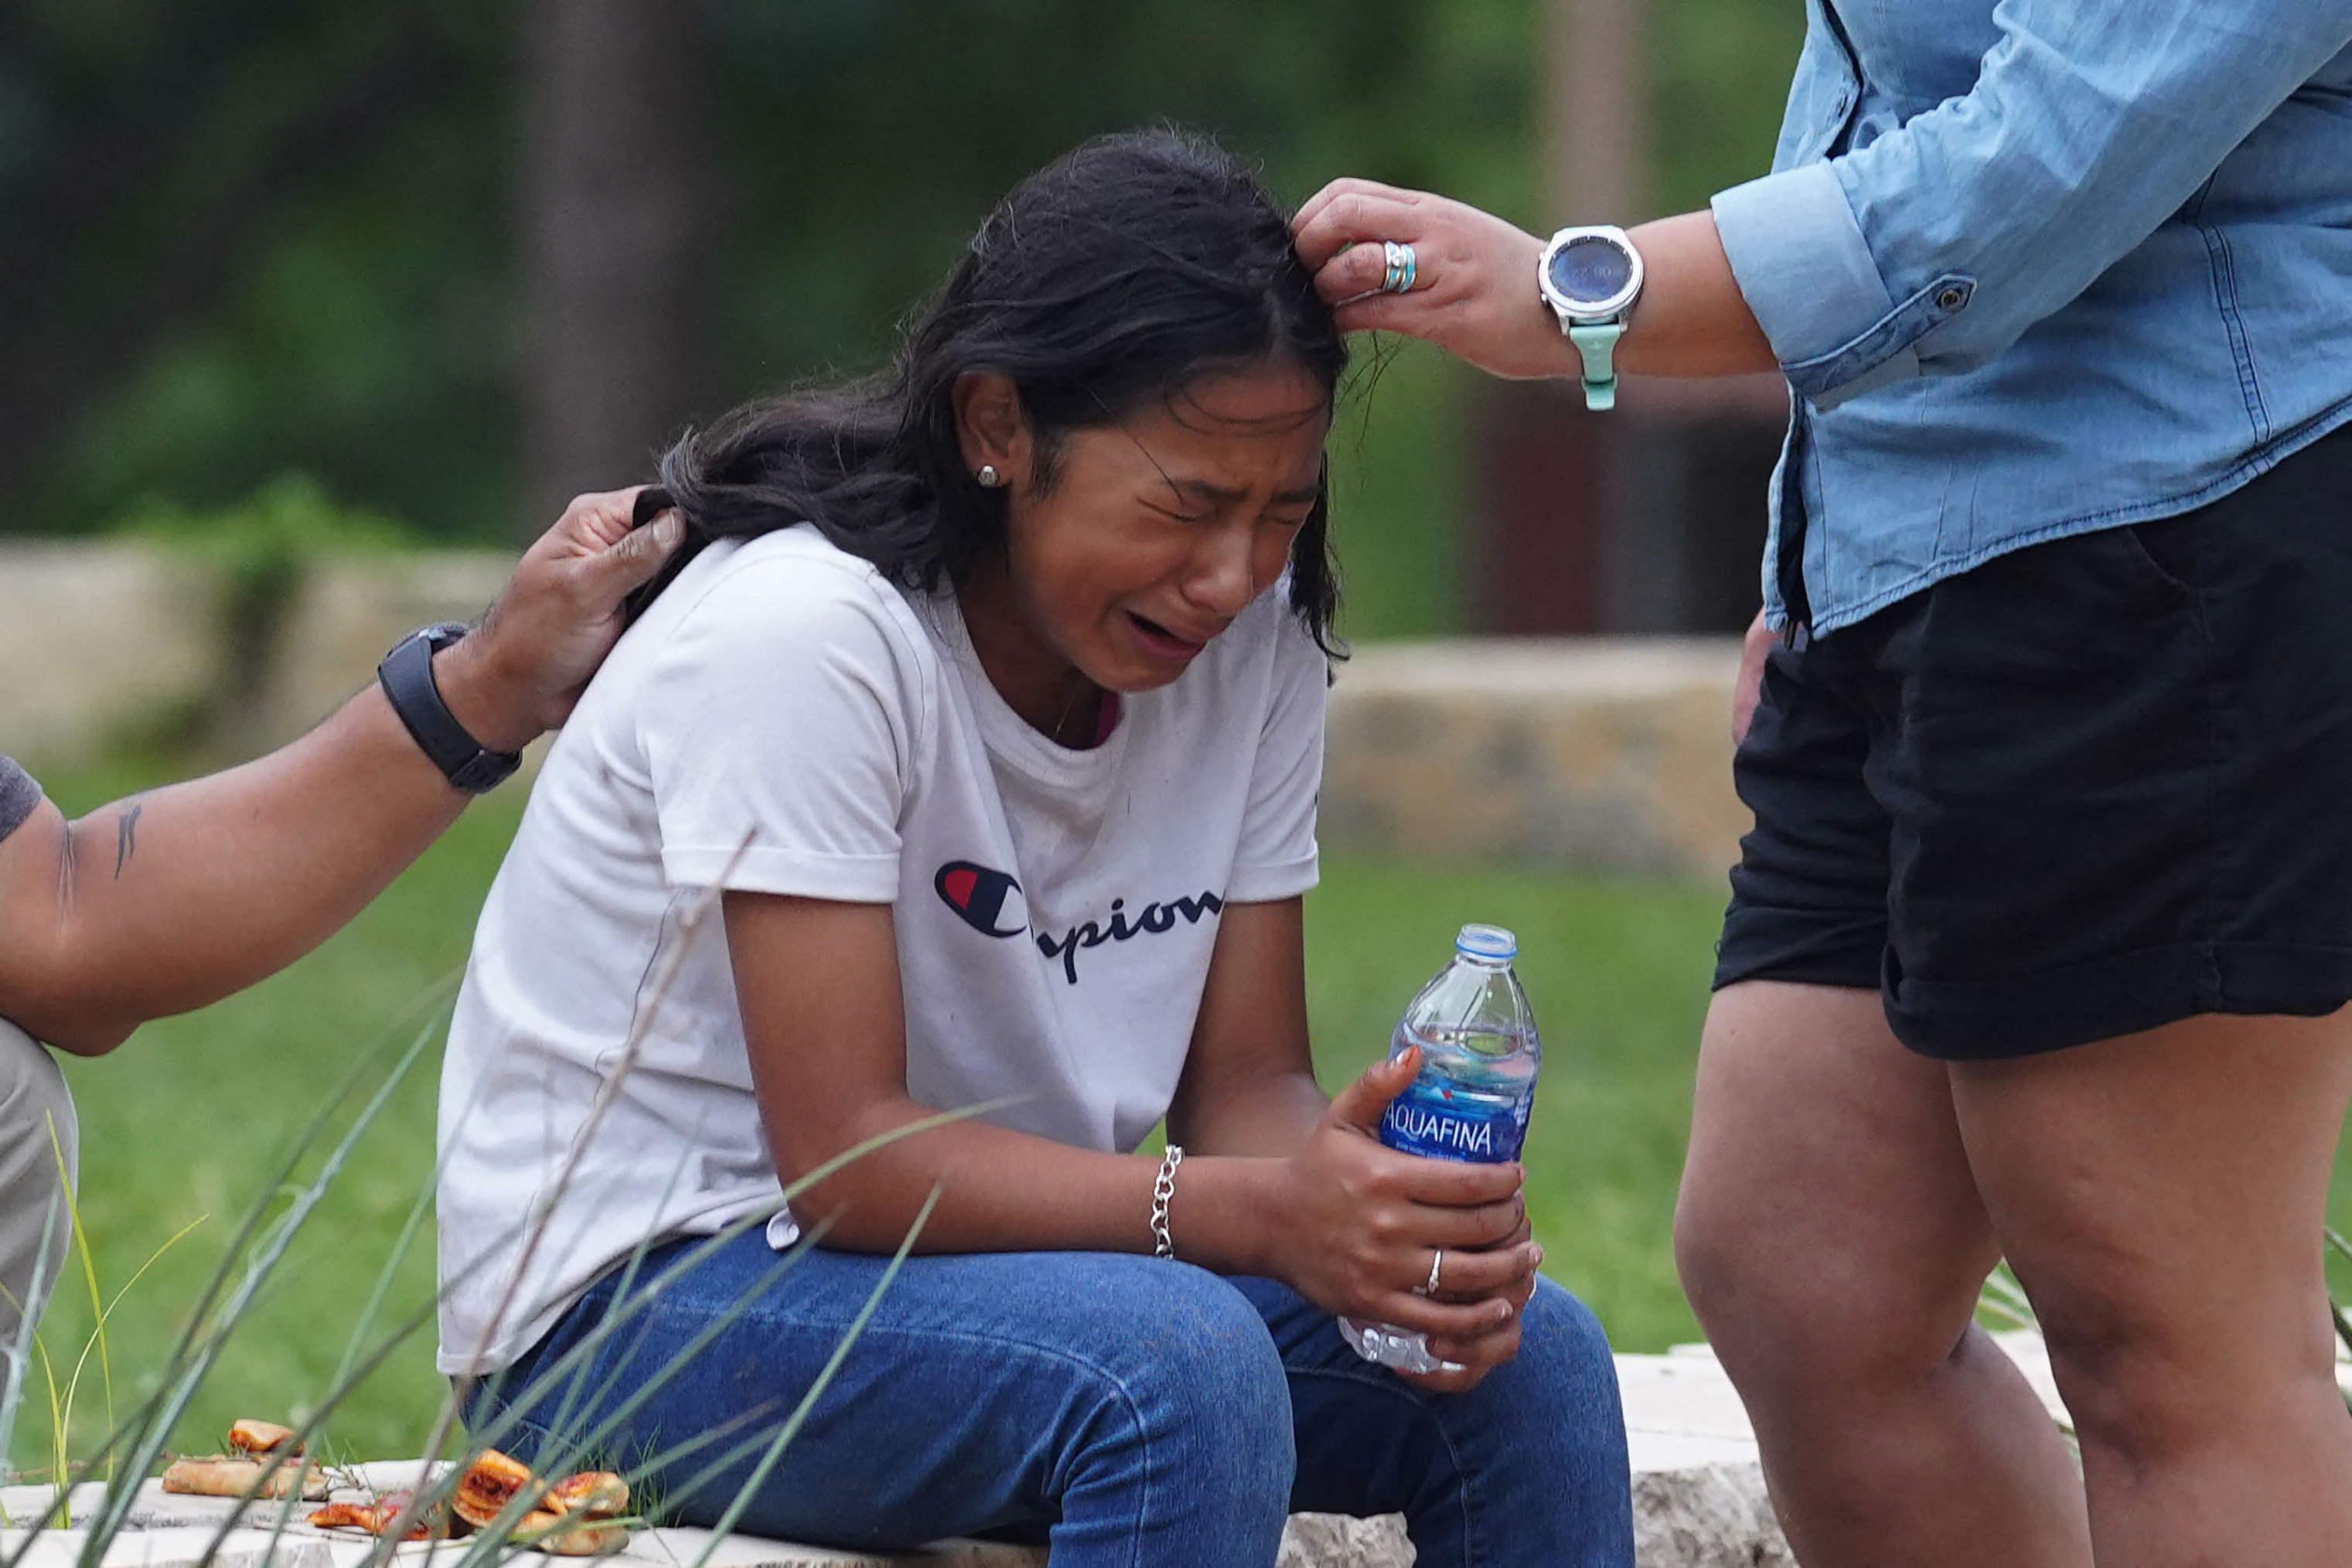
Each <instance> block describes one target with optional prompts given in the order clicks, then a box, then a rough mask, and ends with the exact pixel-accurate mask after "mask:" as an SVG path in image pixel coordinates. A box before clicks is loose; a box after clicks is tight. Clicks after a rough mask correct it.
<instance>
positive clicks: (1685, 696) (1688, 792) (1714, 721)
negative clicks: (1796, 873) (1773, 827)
mask: <svg viewBox="0 0 2352 1568" xmlns="http://www.w3.org/2000/svg"><path fill="white" fill-rule="evenodd" d="M1738 666H1739V645H1738V639H1736V638H1708V639H1682V638H1670V637H1618V638H1611V637H1591V638H1576V639H1565V640H1554V639H1536V638H1519V639H1511V640H1507V641H1505V640H1485V641H1444V642H1395V643H1374V644H1368V645H1366V646H1364V647H1361V648H1360V649H1358V650H1357V653H1356V656H1355V657H1354V658H1351V659H1349V661H1348V662H1347V663H1346V664H1344V665H1342V666H1340V668H1339V675H1338V681H1337V684H1336V685H1335V686H1334V687H1333V689H1332V692H1331V714H1330V736H1329V745H1328V752H1327V754H1326V757H1325V762H1324V769H1323V808H1322V832H1323V839H1324V842H1325V843H1327V844H1329V845H1332V846H1335V847H1360V848H1376V849H1384V850H1390V851H1394V852H1398V853H1402V854H1406V855H1412V856H1420V857H1425V858H1431V859H1442V860H1489V861H1516V862H1522V863H1528V862H1532V863H1536V864H1541V865H1553V866H1573V867H1579V868H1590V869H1597V870H1609V871H1625V872H1638V873H1647V874H1665V875H1675V876H1685V877H1694V878H1706V879H1716V878H1719V877H1721V876H1722V874H1723V872H1724V870H1725V868H1727V867H1728V866H1729V865H1730V864H1731V863H1732V861H1733V860H1734V859H1735V858H1738V846H1739V836H1740V835H1741V834H1742V833H1745V832H1746V831H1747V830H1748V812H1747V808H1746V807H1744V806H1742V805H1740V804H1739V800H1738V796H1736V795H1733V793H1732V790H1731V735H1730V710H1731V688H1732V682H1733V679H1734V677H1735V676H1736V674H1737V673H1738Z"/></svg>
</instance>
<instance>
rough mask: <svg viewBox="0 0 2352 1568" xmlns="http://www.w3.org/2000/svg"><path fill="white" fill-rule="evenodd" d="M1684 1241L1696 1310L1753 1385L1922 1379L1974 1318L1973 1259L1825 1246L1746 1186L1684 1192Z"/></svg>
mask: <svg viewBox="0 0 2352 1568" xmlns="http://www.w3.org/2000/svg"><path fill="white" fill-rule="evenodd" d="M1674 1243H1675V1268H1676V1270H1677V1272H1678V1273H1679V1274H1680V1276H1681V1279H1682V1285H1683V1292H1684V1294H1685V1296H1686V1297H1687V1298H1688V1300H1689V1301H1690V1304H1691V1310H1692V1312H1693V1313H1694V1314H1695V1315H1696V1317H1697V1319H1698V1321H1699V1326H1700V1327H1701V1328H1702V1329H1703V1330H1705V1331H1706V1336H1707V1341H1708V1342H1709V1343H1710V1344H1711V1345H1713V1346H1714V1347H1715V1351H1716V1353H1717V1356H1718V1357H1719V1358H1720V1359H1721V1361H1722V1363H1723V1364H1724V1368H1725V1370H1726V1371H1727V1372H1729V1373H1731V1375H1732V1377H1733V1378H1734V1379H1735V1381H1737V1382H1738V1384H1740V1386H1741V1392H1742V1393H1743V1394H1768V1395H1769V1394H1770V1393H1771V1392H1772V1391H1773V1390H1774V1389H1775V1388H1779V1387H1782V1386H1785V1387H1786V1388H1787V1389H1789V1390H1790V1391H1791V1392H1793V1393H1796V1394H1800V1395H1801V1394H1804V1393H1805V1392H1806V1391H1822V1392H1829V1391H1835V1392H1837V1393H1838V1394H1840V1395H1841V1396H1843V1395H1848V1394H1852V1393H1853V1392H1854V1391H1856V1390H1862V1389H1868V1388H1871V1387H1874V1386H1880V1385H1889V1386H1892V1385H1898V1384H1913V1383H1916V1382H1917V1381H1918V1380H1919V1379H1921V1378H1923V1377H1926V1376H1928V1375H1931V1374H1932V1373H1935V1372H1936V1371H1937V1369H1938V1368H1940V1367H1942V1366H1944V1365H1945V1364H1946V1363H1948V1362H1949V1361H1950V1360H1951V1358H1952V1357H1953V1356H1954V1355H1955V1354H1956V1353H1958V1351H1959V1348H1960V1345H1961V1341H1962V1339H1963V1337H1964V1336H1965V1335H1966V1333H1967V1332H1968V1329H1969V1322H1970V1321H1971V1319H1972V1314H1973V1309H1974V1304H1975V1300H1976V1291H1977V1284H1978V1282H1977V1281H1976V1280H1975V1279H1970V1278H1968V1277H1966V1274H1965V1270H1961V1269H1958V1268H1953V1267H1950V1266H1948V1265H1941V1264H1939V1263H1937V1262H1935V1261H1931V1260H1929V1259H1928V1258H1926V1257H1924V1256H1920V1255H1918V1254H1911V1255H1906V1256H1901V1257H1898V1256H1896V1255H1895V1254H1894V1253H1893V1252H1891V1251H1890V1252H1887V1253H1885V1254H1883V1255H1873V1254H1872V1253H1871V1252H1869V1251H1867V1250H1865V1249H1863V1248H1858V1247H1856V1248H1843V1249H1841V1248H1838V1247H1824V1246H1822V1240H1821V1238H1820V1237H1818V1236H1794V1235H1790V1234H1789V1233H1788V1231H1787V1228H1786V1227H1785V1226H1782V1225H1781V1224H1780V1223H1778V1222H1777V1220H1776V1218H1775V1215H1774V1214H1773V1213H1772V1212H1771V1211H1769V1210H1767V1209H1764V1208H1762V1207H1760V1206H1759V1205H1756V1204H1754V1203H1753V1202H1750V1201H1748V1200H1746V1199H1744V1198H1731V1197H1726V1196H1724V1195H1721V1194H1691V1193H1689V1192H1685V1194H1684V1195H1683V1197H1682V1200H1681V1202H1680V1203H1679V1204H1678V1205H1676V1207H1675V1232H1674Z"/></svg>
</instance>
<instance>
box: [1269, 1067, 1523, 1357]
mask: <svg viewBox="0 0 2352 1568" xmlns="http://www.w3.org/2000/svg"><path fill="white" fill-rule="evenodd" d="M1420 1067H1421V1062H1420V1057H1419V1054H1418V1053H1417V1052H1408V1053H1406V1054H1405V1055H1402V1056H1399V1057H1393V1058H1389V1059H1388V1060H1385V1061H1381V1062H1376V1063H1374V1064H1373V1065H1372V1066H1371V1067H1370V1068H1366V1069H1365V1070H1364V1073H1363V1076H1362V1077H1360V1078H1359V1079H1357V1080H1356V1081H1355V1082H1354V1083H1352V1084H1350V1085H1349V1086H1348V1087H1347V1088H1346V1089H1342V1090H1341V1091H1340V1092H1339V1096H1338V1098H1336V1099H1335V1100H1332V1102H1331V1108H1330V1110H1329V1111H1328V1112H1327V1113H1326V1115H1325V1117H1324V1119H1323V1122H1322V1124H1321V1125H1320V1126H1319V1127H1318V1128H1317V1129H1316V1131H1315V1133H1314V1135H1313V1137H1311V1138H1310V1139H1309V1140H1308V1141H1307V1147H1306V1148H1304V1149H1302V1150H1301V1151H1300V1152H1298V1153H1297V1154H1296V1155H1294V1156H1292V1157H1291V1158H1290V1159H1289V1160H1288V1161H1286V1162H1285V1166H1286V1169H1285V1171H1284V1173H1283V1180H1282V1182H1281V1184H1280V1186H1279V1188H1278V1193H1279V1196H1278V1197H1277V1200H1276V1201H1277V1203H1278V1204H1279V1205H1280V1210H1281V1212H1280V1215H1279V1224H1280V1228H1281V1233H1282V1234H1283V1235H1285V1236H1286V1237H1293V1238H1295V1241H1294V1242H1293V1244H1292V1245H1290V1246H1288V1247H1285V1248H1284V1249H1283V1254H1282V1257H1281V1258H1279V1259H1278V1261H1277V1266H1276V1268H1274V1269H1273V1270H1272V1272H1274V1273H1275V1274H1276V1277H1277V1278H1279V1279H1282V1280H1283V1282H1284V1283H1286V1284H1287V1285H1289V1286H1290V1287H1291V1288H1292V1289H1295V1290H1297V1292H1298V1293H1299V1294H1300V1295H1302V1296H1305V1297H1306V1298H1307V1300H1310V1301H1313V1302H1314V1303H1315V1304H1316V1305H1318V1306H1319V1307H1322V1308H1324V1309H1325V1310H1328V1311H1331V1312H1334V1313H1339V1314H1343V1315H1346V1316H1349V1317H1357V1318H1362V1319H1366V1320H1368V1321H1380V1322H1385V1323H1392V1324H1395V1325H1397V1326H1398V1327H1400V1328H1404V1329H1408V1330H1411V1331H1414V1332H1417V1333H1420V1334H1423V1336H1425V1337H1426V1338H1428V1340H1429V1341H1430V1342H1431V1343H1432V1344H1433V1345H1434V1346H1438V1347H1441V1348H1442V1349H1443V1352H1444V1358H1445V1359H1447V1360H1449V1361H1453V1362H1455V1363H1459V1364H1460V1365H1461V1366H1462V1367H1463V1368H1464V1369H1465V1370H1464V1371H1463V1372H1461V1373H1440V1374H1436V1375H1435V1376H1433V1377H1432V1378H1429V1379H1426V1380H1424V1379H1420V1378H1416V1379H1414V1380H1413V1381H1415V1382H1423V1383H1425V1384H1426V1385H1428V1386H1431V1387H1434V1388H1441V1389H1456V1388H1466V1387H1468V1386H1470V1384H1474V1383H1475V1382H1476V1381H1477V1379H1478V1377H1480V1376H1483V1375H1484V1374H1485V1372H1486V1369H1487V1368H1488V1367H1491V1366H1495V1365H1497V1364H1499V1363H1502V1362H1505V1361H1507V1360H1509V1359H1510V1357H1511V1356H1512V1355H1513V1354H1515V1353H1517V1350H1518V1314H1519V1309H1520V1308H1521V1307H1522V1306H1524V1305H1525V1304H1526V1302H1527V1299H1528V1296H1529V1295H1530V1294H1531V1293H1532V1292H1533V1291H1534V1289H1535V1272H1536V1266H1537V1264H1538V1262H1540V1261H1541V1258H1542V1252H1541V1250H1540V1249H1539V1248H1538V1247H1537V1246H1536V1245H1535V1243H1534V1242H1533V1241H1531V1240H1529V1239H1528V1229H1527V1205H1525V1203H1524V1202H1522V1201H1521V1199H1520V1196H1519V1188H1520V1184H1521V1183H1522V1181H1523V1179H1524V1173H1523V1172H1522V1171H1521V1170H1520V1168H1519V1166H1518V1164H1517V1162H1515V1161H1514V1162H1503V1163H1491V1164H1479V1163H1464V1162H1457V1161H1452V1160H1428V1159H1421V1158H1417V1157H1415V1156H1413V1155H1411V1154H1402V1153H1399V1152H1396V1151H1395V1150H1393V1149H1389V1148H1385V1147H1383V1146H1382V1145H1381V1142H1380V1128H1381V1119H1382V1118H1383V1117H1384V1116H1385V1115H1386V1114H1387V1113H1388V1110H1389V1106H1390V1103H1391V1101H1392V1100H1395V1099H1396V1098H1397V1096H1398V1095H1399V1094H1400V1093H1402V1091H1403V1090H1404V1089H1406V1088H1407V1087H1408V1086H1409V1085H1410V1084H1412V1081H1413V1079H1414V1077H1415V1076H1416V1075H1417V1074H1418V1072H1419V1071H1420ZM1441 1247H1442V1248H1444V1255H1445V1256H1444V1264H1443V1266H1442V1268H1441V1269H1440V1274H1441V1279H1440V1280H1439V1289H1438V1291H1437V1293H1436V1294H1434V1295H1430V1294H1424V1293H1423V1291H1424V1289H1425V1287H1426V1286H1427V1284H1428V1280H1429V1275H1430V1266H1431V1263H1432V1261H1433V1259H1434V1258H1436V1255H1437V1251H1438V1249H1439V1248H1441Z"/></svg>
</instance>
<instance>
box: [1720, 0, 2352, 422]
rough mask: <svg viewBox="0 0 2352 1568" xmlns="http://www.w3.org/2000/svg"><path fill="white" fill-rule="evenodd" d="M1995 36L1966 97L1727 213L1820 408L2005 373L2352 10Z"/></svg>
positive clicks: (2114, 17) (1733, 244) (1737, 261)
mask: <svg viewBox="0 0 2352 1568" xmlns="http://www.w3.org/2000/svg"><path fill="white" fill-rule="evenodd" d="M1994 20H1995V22H1996V24H1997V25H1998V26H1999V28H2000V40H1999V41H1998V42H1997V43H1995V44H1994V45H1993V47H1991V48H1990V49H1989V50H1987V51H1986V53H1985V56H1984V59H1983V62H1982V64H1981V66H1980V68H1979V74H1978V77H1977V81H1976V84H1975V86H1974V87H1973V88H1972V89H1970V90H1969V92H1968V93H1967V94H1965V95H1963V96H1961V97H1958V98H1954V99H1950V100H1946V101H1945V102H1944V103H1942V104H1940V105H1938V106H1937V107H1936V108H1935V109H1932V110H1928V111H1927V112H1925V113H1922V114H1918V115H1915V116H1914V117H1912V118H1911V119H1910V120H1909V121H1906V122H1905V123H1904V124H1903V125H1901V126H1900V127H1898V128H1897V129H1895V130H1894V131H1890V132H1887V133H1886V134H1885V135H1884V136H1881V137H1879V138H1878V139H1877V140H1876V141H1874V142H1871V143H1870V144H1869V145H1868V146H1866V147H1864V148H1862V149H1861V150H1859V151H1857V152H1854V153H1848V154H1846V155H1845V156H1843V157H1839V158H1835V159H1832V160H1829V161H1827V162H1824V163H1806V164H1801V165H1799V166H1798V167H1795V168H1791V169H1785V170H1782V171H1781V172H1780V173H1779V174H1769V175H1767V176H1766V177H1764V178H1763V179H1760V180H1757V181H1753V182H1751V183H1749V184H1745V185H1741V186H1738V187H1736V188H1734V189H1732V190H1729V191H1726V192H1724V193H1723V194H1721V195H1718V196H1717V197H1716V199H1715V202H1714V204H1713V206H1714V213H1715V217H1716V222H1717V226H1718V229H1719V231H1720V234H1721V237H1722V241H1723V244H1724V245H1725V247H1727V250H1728V253H1729V257H1730V260H1731V265H1732V268H1733V269H1734V270H1735V272H1736V273H1737V274H1738V279H1739V282H1740V285H1741V287H1742V289H1743V290H1744V292H1745V293H1746V295H1747V298H1748V300H1749V302H1750V303H1751V304H1752V305H1753V306H1754V307H1755V309H1756V312H1757V314H1758V316H1759V318H1760V319H1761V321H1762V322H1763V324H1764V328H1765V331H1767V333H1768V334H1769V337H1770V339H1771V342H1772V344H1773V347H1774V350H1775V353H1776V354H1777V356H1778V358H1779V360H1780V363H1781V366H1782V368H1783V369H1784V371H1785V372H1786V373H1787V374H1788V377H1789V380H1790V384H1791V385H1793V386H1794V387H1795V388H1796V389H1797V391H1798V392H1799V393H1801V394H1802V395H1804V396H1806V397H1808V398H1811V399H1814V400H1816V401H1832V400H1834V399H1835V398H1836V397H1839V396H1847V395H1853V393H1855V392H1857V391H1860V390H1863V389H1864V387H1865V386H1868V385H1876V384H1881V383H1884V382H1888V381H1895V380H1900V379H1903V378H1906V377H1908V376H1916V375H1919V374H1925V373H1927V372H1940V373H1944V374H1951V373H1957V372H1961V371H1967V370H1970V369H1973V368H1975V367H1976V366H1978V365H1980V364H1982V363H1985V362H1986V361H1988V360H1990V359H1991V358H1992V357H1993V356H1994V355H1995V354H1998V353H2000V351H2001V350H2003V349H2005V348H2007V347H2008V346H2009V345H2010V344H2011V343H2012V342H2016V341H2017V339H2018V338H2019V337H2020V336H2021V335H2022V334H2023V333H2024V332H2025V331H2026V330H2027V329H2028V328H2030V327H2031V326H2032V325H2033V324H2034V323H2035V322H2037V321H2041V320H2042V319H2043V318H2044V317H2047V316H2049V315H2051V314H2052V313H2053V312H2054V311H2056V310H2059V309H2060V308H2062V307H2063V306H2064V305H2066V304H2068V303H2069V302H2071V301H2072V300H2074V298H2075V297H2076V296H2077V295H2079V294H2081V293H2082V292H2083V290H2084V289H2087V288H2088V287H2090V285H2091V283H2092V282H2093V281H2094V280H2095V279H2097V278H2098V277H2099V275H2100V274H2101V273H2103V272H2105V271H2106V270H2107V268H2110V267H2112V266H2114V265H2115V264H2116V261H2118V260H2120V259H2121V258H2123V257H2124V256H2125V255H2126V253H2128V252H2129V251H2131V250H2133V249H2134V248H2136V247H2137V246H2138V245H2140V243H2141V242H2142V241H2144V240H2146V239H2147V237H2148V236H2149V235H2151V234H2153V233H2154V232H2155V231H2156V230H2157V228H2158V226H2160V225H2162V224H2163V223H2164V221H2165V220H2166V219H2167V218H2168V217H2169V216H2172V215H2173V214H2174V213H2175V212H2178V211H2179V209H2180V208H2181V206H2182V205H2184V204H2186V203H2188V202H2189V200H2190V199H2191V198H2192V197H2193V196H2195V195H2196V194H2197V191H2198V188H2199V187H2200V185H2201V184H2204V182H2205V180H2206V179H2207V178H2208V177H2209V176H2210V174H2212V173H2213V171H2214V170H2215V168H2217V167H2218V166H2219V165H2220V164H2221V161H2222V160H2223V159H2224V158H2226V157H2228V156H2229V154H2230V153H2231V150H2232V149H2234V148H2235V147H2236V146H2237V145H2238V144H2239V143H2240V142H2242V141H2244V140H2245V139H2246V137H2247V136H2248V135H2249V134H2250V133H2252V132H2253V131H2254V129H2255V128H2256V127H2257V126H2259V125H2261V124H2262V122H2263V121H2264V120H2266V119H2268V118H2269V117H2270V116H2271V114H2272V113H2273V111H2275V110H2277V109H2278V107H2279V105H2280V104H2282V103H2283V102H2284V101H2285V100H2286V99H2287V97H2288V96H2289V95H2290V94H2292V93H2293V92H2294V90H2295V89H2297V88H2298V87H2301V86H2302V85H2303V84H2304V83H2305V82H2306V81H2308V80H2309V79H2311V78H2312V76H2313V75H2314V74H2315V73H2316V72H2317V71H2318V70H2319V69H2320V68H2321V67H2322V66H2324V65H2326V63H2327V61H2328V60H2329V59H2331V58H2334V57H2335V56H2336V54H2338V53H2340V52H2341V51H2342V50H2343V49H2344V48H2345V47H2346V46H2347V44H2352V3H2347V0H2241V3H2239V4H2235V5H2210V4H2202V3H2200V0H2135V3H2134V4H2132V5H2123V4H2121V3H2119V0H2104V3H2099V4H2091V3H2086V0H2003V3H2002V4H2001V5H1999V6H1998V7H1997V8H1996V10H1995V12H1994ZM1865 377H1867V378H1868V379H1867V380H1866V381H1865V380H1864V378H1865Z"/></svg>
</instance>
